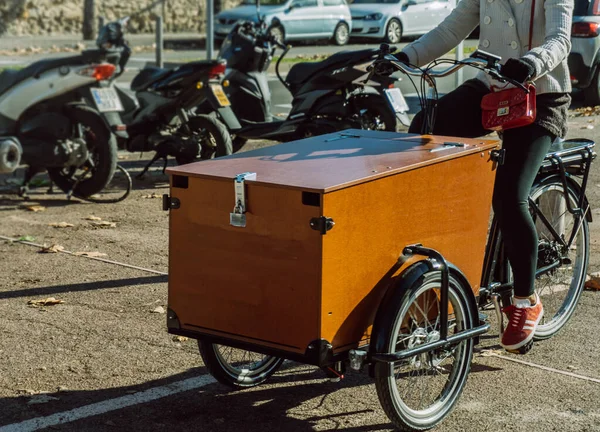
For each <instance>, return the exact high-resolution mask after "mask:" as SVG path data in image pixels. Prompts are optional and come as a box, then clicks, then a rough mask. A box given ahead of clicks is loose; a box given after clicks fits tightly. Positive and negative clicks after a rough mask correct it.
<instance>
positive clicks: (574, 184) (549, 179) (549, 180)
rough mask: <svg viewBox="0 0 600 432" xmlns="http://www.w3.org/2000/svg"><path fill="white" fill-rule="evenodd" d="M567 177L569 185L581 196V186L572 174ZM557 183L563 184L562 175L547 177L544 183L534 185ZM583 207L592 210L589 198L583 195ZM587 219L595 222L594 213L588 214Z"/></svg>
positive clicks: (589, 212)
mask: <svg viewBox="0 0 600 432" xmlns="http://www.w3.org/2000/svg"><path fill="white" fill-rule="evenodd" d="M566 176H567V185H568V186H569V187H572V188H573V189H574V190H575V191H576V192H577V193H578V194H581V186H580V185H579V183H577V182H576V181H575V180H574V179H573V177H572V176H571V175H570V174H568V173H567V174H566ZM556 181H558V183H560V184H562V179H561V178H560V175H558V174H554V175H551V176H548V177H545V178H544V179H543V180H542V181H540V182H536V183H535V184H534V186H542V185H545V184H547V183H553V182H556ZM583 205H584V206H585V208H588V209H589V208H590V202H589V201H588V198H587V196H586V195H583ZM585 218H586V219H587V221H588V222H593V220H592V219H593V218H592V212H591V211H588V212H586V214H585Z"/></svg>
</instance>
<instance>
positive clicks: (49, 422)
mask: <svg viewBox="0 0 600 432" xmlns="http://www.w3.org/2000/svg"><path fill="white" fill-rule="evenodd" d="M215 382H216V380H215V379H214V378H213V377H212V376H210V375H202V376H199V377H196V378H189V379H186V380H183V381H177V382H174V383H172V384H167V385H164V386H161V387H155V388H151V389H149V390H146V391H142V392H139V393H135V394H132V395H128V396H122V397H118V398H115V399H108V400H105V401H102V402H97V403H94V404H91V405H86V406H82V407H79V408H75V409H72V410H70V411H64V412H60V413H56V414H52V415H49V416H46V417H38V418H34V419H30V420H25V421H22V422H21V423H13V424H10V425H6V426H2V427H0V432H28V431H36V430H39V429H45V428H47V427H51V426H56V425H59V424H64V423H70V422H73V421H76V420H81V419H84V418H88V417H92V416H97V415H100V414H105V413H107V412H110V411H116V410H119V409H122V408H127V407H130V406H133V405H139V404H143V403H147V402H152V401H155V400H157V399H161V398H164V397H167V396H172V395H174V394H177V393H181V392H185V391H190V390H195V389H198V388H200V387H204V386H207V385H209V384H213V383H215Z"/></svg>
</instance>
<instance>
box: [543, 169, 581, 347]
mask: <svg viewBox="0 0 600 432" xmlns="http://www.w3.org/2000/svg"><path fill="white" fill-rule="evenodd" d="M567 189H568V195H569V199H570V201H571V204H572V206H573V207H576V203H577V202H578V199H577V197H578V192H577V191H575V190H574V189H573V188H572V187H568V188H567ZM531 198H532V199H533V201H534V202H536V204H537V205H538V207H539V209H540V210H541V211H542V213H543V214H544V216H545V217H546V219H548V221H549V222H550V224H551V225H552V227H553V228H554V229H555V230H556V231H557V233H558V234H560V235H561V236H563V237H564V238H565V239H566V241H569V239H570V238H571V233H572V232H573V230H575V229H577V226H576V224H575V217H574V216H573V215H572V214H571V213H570V212H569V211H568V210H567V206H566V199H565V195H564V187H563V185H562V182H561V181H560V180H559V179H558V178H555V179H554V181H548V182H541V183H540V184H537V185H534V187H533V188H532V191H531ZM540 219H541V218H536V217H535V216H534V220H535V225H536V229H537V232H538V238H539V246H538V268H542V267H546V266H548V265H550V264H552V263H555V262H556V261H558V260H561V261H562V262H563V264H561V265H560V266H559V267H558V268H556V269H554V270H552V271H550V272H547V273H545V274H543V275H541V276H539V277H537V278H536V280H535V291H536V292H537V294H538V295H539V296H540V299H541V301H542V305H544V316H543V318H542V320H541V321H540V323H539V325H538V327H537V329H536V332H535V334H534V340H543V339H548V338H550V337H552V336H553V335H555V334H556V333H557V332H558V331H559V330H560V329H561V328H563V327H564V325H565V324H566V323H567V322H568V321H569V319H570V318H571V316H572V315H573V312H574V311H575V308H576V306H577V303H578V302H579V298H580V297H581V293H582V292H583V288H584V285H585V278H586V275H587V266H588V262H589V255H590V232H589V227H588V221H587V219H585V218H583V220H581V221H580V224H577V225H578V226H579V229H578V230H577V234H576V236H575V239H574V241H573V244H572V246H571V247H569V248H564V247H561V246H560V244H559V242H557V241H556V240H555V238H554V236H553V235H552V234H550V230H548V228H547V227H546V226H545V225H544V224H543V222H542V221H541V220H540Z"/></svg>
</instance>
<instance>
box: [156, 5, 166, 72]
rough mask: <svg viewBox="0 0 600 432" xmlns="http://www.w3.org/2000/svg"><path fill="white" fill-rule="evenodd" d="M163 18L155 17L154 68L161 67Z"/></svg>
mask: <svg viewBox="0 0 600 432" xmlns="http://www.w3.org/2000/svg"><path fill="white" fill-rule="evenodd" d="M163 45H164V44H163V18H162V17H161V16H159V17H156V66H157V67H159V68H161V67H163Z"/></svg>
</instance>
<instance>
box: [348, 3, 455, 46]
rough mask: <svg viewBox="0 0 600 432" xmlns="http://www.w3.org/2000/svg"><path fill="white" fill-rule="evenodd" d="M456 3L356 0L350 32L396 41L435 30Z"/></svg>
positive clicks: (352, 11) (351, 8) (353, 4)
mask: <svg viewBox="0 0 600 432" xmlns="http://www.w3.org/2000/svg"><path fill="white" fill-rule="evenodd" d="M455 6H456V2H455V0H354V3H352V4H351V5H350V11H351V13H352V33H351V36H352V37H361V38H363V37H365V38H374V39H379V40H383V41H384V42H387V43H392V44H395V43H398V42H400V40H401V39H402V37H403V36H420V35H423V34H425V33H427V32H428V31H429V30H432V29H433V28H435V27H436V26H437V25H438V24H439V23H440V22H442V21H443V20H444V18H446V17H447V16H448V15H449V14H450V12H452V9H454V7H455Z"/></svg>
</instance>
